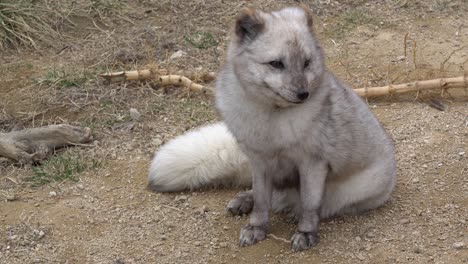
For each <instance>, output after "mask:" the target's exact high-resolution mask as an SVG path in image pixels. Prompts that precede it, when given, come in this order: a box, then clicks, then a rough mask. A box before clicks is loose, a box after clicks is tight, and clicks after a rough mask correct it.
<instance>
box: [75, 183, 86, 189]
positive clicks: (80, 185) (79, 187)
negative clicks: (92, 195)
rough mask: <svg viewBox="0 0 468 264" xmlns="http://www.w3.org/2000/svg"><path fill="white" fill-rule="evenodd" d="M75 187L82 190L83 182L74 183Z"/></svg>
mask: <svg viewBox="0 0 468 264" xmlns="http://www.w3.org/2000/svg"><path fill="white" fill-rule="evenodd" d="M76 188H78V189H80V190H84V186H83V184H78V185H76Z"/></svg>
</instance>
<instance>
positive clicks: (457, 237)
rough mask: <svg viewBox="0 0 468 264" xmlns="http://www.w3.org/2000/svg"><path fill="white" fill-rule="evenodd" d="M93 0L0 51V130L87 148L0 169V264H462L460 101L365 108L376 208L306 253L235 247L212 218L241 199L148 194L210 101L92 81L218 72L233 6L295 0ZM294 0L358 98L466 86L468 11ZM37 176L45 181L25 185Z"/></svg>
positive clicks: (439, 5)
mask: <svg viewBox="0 0 468 264" xmlns="http://www.w3.org/2000/svg"><path fill="white" fill-rule="evenodd" d="M94 2H96V3H97V2H100V3H101V4H102V5H99V6H94V8H97V9H93V10H88V11H87V13H86V12H84V13H80V14H84V15H83V16H81V15H80V16H73V17H70V18H69V19H70V20H71V21H72V22H73V23H72V24H70V25H68V26H67V27H65V28H64V29H63V31H62V32H61V34H64V35H66V37H64V38H62V39H57V40H56V41H55V42H54V43H53V45H50V43H49V44H47V43H42V44H41V42H35V44H36V45H38V47H39V48H38V49H37V50H34V49H31V47H29V48H28V47H22V46H19V50H17V49H2V50H1V51H0V74H1V76H2V78H1V80H0V132H7V131H11V130H13V129H20V128H23V127H37V126H42V125H47V124H54V123H69V124H72V125H79V126H87V127H90V128H91V129H92V130H93V135H94V138H95V142H93V143H92V144H90V146H81V147H80V146H78V147H74V148H70V149H68V150H65V151H60V152H59V153H57V156H55V157H52V158H53V160H52V162H44V163H43V164H40V165H37V166H36V167H31V166H29V167H19V166H16V165H14V164H12V163H11V162H10V161H8V160H6V159H1V158H0V263H116V264H117V263H468V224H467V222H468V91H467V90H463V89H459V90H453V91H452V92H450V94H444V96H443V97H441V96H440V92H438V91H437V92H424V93H420V94H419V95H416V94H412V95H405V96H389V97H384V98H381V99H378V100H369V101H368V103H369V106H370V107H371V109H372V110H373V111H374V113H375V114H376V116H377V117H378V119H379V120H380V121H381V122H382V124H383V125H384V126H385V128H386V129H387V130H388V132H389V133H390V134H391V135H392V137H393V139H394V141H395V144H396V146H397V159H398V169H399V172H398V183H397V186H396V190H395V192H394V194H393V196H392V198H391V200H390V201H389V202H388V203H386V205H385V206H383V207H381V208H379V209H377V210H375V211H372V212H369V213H368V214H365V215H360V216H345V217H340V218H335V219H332V220H328V221H325V222H323V223H322V224H321V233H320V237H321V242H320V243H319V245H318V246H317V247H315V248H313V249H312V250H309V251H306V252H300V253H292V252H291V250H290V245H289V244H288V243H285V242H284V241H282V240H281V239H275V238H273V237H269V238H268V239H267V240H265V241H263V242H261V243H259V244H258V245H255V246H252V247H247V248H240V247H239V246H238V237H239V230H240V228H241V227H242V226H243V225H245V224H246V222H247V218H246V217H239V218H234V217H231V216H229V215H228V214H227V213H226V212H225V210H224V206H225V205H226V203H227V202H228V201H229V199H230V198H231V197H233V196H234V195H235V193H237V191H239V190H204V191H198V192H185V193H174V194H161V193H154V192H151V191H149V190H148V189H146V173H147V169H148V166H149V163H150V160H151V158H152V155H153V153H154V151H156V150H157V148H158V147H159V146H160V145H161V144H163V143H164V142H166V141H168V140H170V139H171V138H173V137H175V136H176V135H179V134H181V133H184V132H185V131H187V130H189V129H191V128H195V127H198V126H201V125H203V124H207V123H211V122H215V121H216V120H217V118H218V117H217V114H216V112H215V110H214V107H213V102H212V100H211V98H210V97H209V96H206V95H197V94H193V93H188V92H187V91H185V90H184V89H183V88H180V87H178V88H176V87H167V88H164V89H162V88H160V87H158V86H157V85H156V84H155V83H153V82H150V81H148V82H141V83H114V84H106V83H104V82H103V81H102V80H100V79H99V78H98V77H97V75H98V74H99V73H102V72H105V71H107V70H122V69H127V70H129V69H138V68H143V67H144V66H145V65H148V64H158V65H159V66H161V67H164V68H166V69H168V70H169V71H170V72H174V73H180V72H209V71H217V70H218V69H219V67H221V65H222V60H223V54H224V49H225V46H226V43H227V40H228V38H229V33H230V31H231V26H232V22H233V20H234V18H235V16H236V14H237V12H238V11H239V9H240V8H241V7H243V6H253V7H257V8H261V9H266V10H272V9H276V8H280V7H284V6H286V5H291V4H296V3H297V1H285V0H281V1H267V0H256V1H221V0H210V1H205V0H194V1H179V0H159V1H149V0H148V1H112V0H107V1H93V3H94ZM115 2H125V4H124V5H123V6H122V5H117V6H116V5H113V4H115ZM302 2H304V3H305V4H306V5H308V6H309V7H311V8H312V9H313V10H314V12H315V14H316V19H315V28H316V30H317V33H318V35H319V38H320V39H321V41H322V45H323V46H324V49H325V53H326V56H327V62H328V65H329V67H330V68H331V69H332V70H333V71H334V72H335V73H336V74H337V75H338V76H339V77H340V78H341V79H342V80H344V81H346V82H347V83H349V84H350V85H352V86H353V87H355V88H357V87H365V86H377V85H387V84H390V83H402V82H406V81H413V80H418V79H420V80H422V79H431V78H442V77H453V76H462V75H463V74H464V71H465V74H468V46H467V45H468V17H467V16H466V14H467V13H468V3H467V2H466V1H463V0H459V1H457V0H455V1H445V0H433V1H394V0H379V1H361V0H360V1H302ZM408 32H409V35H408V38H407V43H406V44H407V45H406V46H407V48H406V53H407V54H406V57H405V56H404V55H405V48H404V47H405V45H404V39H405V35H406V34H407V33H408ZM41 45H42V46H41ZM174 54H177V55H174ZM171 57H172V58H171ZM208 85H210V86H211V87H212V85H213V84H208ZM434 102H436V103H434ZM434 104H436V106H437V105H440V104H442V105H443V107H444V108H445V111H440V110H438V109H436V108H437V107H436V108H434ZM130 108H134V109H136V110H137V111H138V112H139V113H140V114H141V116H140V117H139V118H137V119H135V118H134V117H135V116H134V114H131V112H130ZM439 108H440V107H439ZM132 111H133V110H132ZM133 113H134V112H133ZM70 157H72V158H70ZM51 164H54V166H57V167H58V169H57V168H55V167H51V166H52V165H51ZM70 166H71V167H70ZM64 168H65V170H63V169H64ZM67 168H68V169H67ZM38 171H39V172H41V171H42V172H44V173H45V174H46V175H47V174H48V175H53V176H57V177H51V178H50V179H51V180H50V181H47V182H46V184H44V185H41V184H32V183H31V181H30V180H28V179H31V177H33V178H34V176H36V177H37V175H38V174H37V172H38ZM64 171H66V174H64ZM61 175H62V176H63V175H66V176H69V177H60V176H61ZM44 177H46V176H44ZM48 179H49V178H48ZM66 179H72V180H66ZM37 185H39V186H37ZM270 231H271V233H272V234H273V235H274V236H275V237H277V238H284V239H289V238H290V236H291V235H292V234H293V232H294V226H293V225H289V224H287V223H286V222H285V221H284V219H283V218H282V217H280V216H274V217H273V221H272V226H271V230H270Z"/></svg>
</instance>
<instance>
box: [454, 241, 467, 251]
mask: <svg viewBox="0 0 468 264" xmlns="http://www.w3.org/2000/svg"><path fill="white" fill-rule="evenodd" d="M465 247H466V245H465V243H464V242H455V243H453V248H454V249H462V248H465Z"/></svg>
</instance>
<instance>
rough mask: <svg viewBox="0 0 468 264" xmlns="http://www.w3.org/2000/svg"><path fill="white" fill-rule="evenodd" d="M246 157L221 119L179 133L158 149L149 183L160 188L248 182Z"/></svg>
mask: <svg viewBox="0 0 468 264" xmlns="http://www.w3.org/2000/svg"><path fill="white" fill-rule="evenodd" d="M251 181H252V180H251V175H250V170H249V163H248V159H247V157H246V156H245V155H244V154H243V153H242V151H241V150H240V149H239V147H238V145H237V142H236V140H235V139H234V137H233V136H232V134H231V133H230V132H229V130H228V129H227V127H226V125H225V124H224V123H222V122H219V123H216V124H212V125H208V126H204V127H201V128H199V129H196V130H193V131H190V132H188V133H186V134H183V135H181V136H178V137H176V138H174V139H172V140H171V141H169V142H168V143H166V144H165V145H163V146H162V147H161V148H160V149H159V151H158V152H156V154H155V156H154V158H153V161H152V163H151V167H150V170H149V174H148V187H149V188H151V189H152V190H154V191H159V192H175V191H183V190H194V189H199V188H202V187H209V186H249V185H250V184H251Z"/></svg>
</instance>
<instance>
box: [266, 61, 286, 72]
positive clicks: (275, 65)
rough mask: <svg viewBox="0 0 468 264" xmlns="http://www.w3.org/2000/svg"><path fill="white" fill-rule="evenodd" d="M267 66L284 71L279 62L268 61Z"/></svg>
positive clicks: (282, 65)
mask: <svg viewBox="0 0 468 264" xmlns="http://www.w3.org/2000/svg"><path fill="white" fill-rule="evenodd" d="M268 64H270V66H271V67H273V68H275V69H279V70H282V69H284V64H283V62H281V61H270V62H269V63H268Z"/></svg>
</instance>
